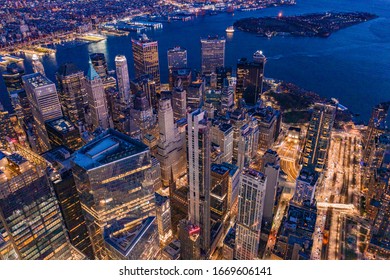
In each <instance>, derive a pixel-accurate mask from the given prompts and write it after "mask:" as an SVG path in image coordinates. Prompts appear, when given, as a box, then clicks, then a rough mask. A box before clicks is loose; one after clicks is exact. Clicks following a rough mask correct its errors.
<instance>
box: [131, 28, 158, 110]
mask: <svg viewBox="0 0 390 280" xmlns="http://www.w3.org/2000/svg"><path fill="white" fill-rule="evenodd" d="M131 43H132V49H133V57H134V68H135V76H136V78H139V77H141V76H143V75H145V74H149V75H151V76H152V79H153V80H154V82H155V83H156V92H157V93H160V83H161V82H160V64H159V59H158V43H157V41H152V40H150V39H149V38H148V36H146V34H142V35H141V36H140V37H139V38H138V40H136V39H132V40H131ZM152 100H153V104H152V106H153V107H156V106H157V98H154V97H153V98H152Z"/></svg>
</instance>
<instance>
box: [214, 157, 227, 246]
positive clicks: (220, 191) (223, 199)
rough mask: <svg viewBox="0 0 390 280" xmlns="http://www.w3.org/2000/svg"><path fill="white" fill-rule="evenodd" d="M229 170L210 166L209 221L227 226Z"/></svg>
mask: <svg viewBox="0 0 390 280" xmlns="http://www.w3.org/2000/svg"><path fill="white" fill-rule="evenodd" d="M229 171H230V169H229V168H228V167H226V166H224V165H222V164H214V163H213V164H212V165H211V174H210V175H211V191H210V209H211V219H212V220H213V221H216V222H222V223H224V224H225V225H224V226H227V224H226V222H227V221H228V220H227V219H226V218H227V215H228V214H229V213H228V190H229ZM213 241H215V240H212V242H211V243H213Z"/></svg>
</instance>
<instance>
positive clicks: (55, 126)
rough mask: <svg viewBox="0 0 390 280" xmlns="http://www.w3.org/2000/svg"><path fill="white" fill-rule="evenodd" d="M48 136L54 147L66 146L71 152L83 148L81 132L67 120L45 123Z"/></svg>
mask: <svg viewBox="0 0 390 280" xmlns="http://www.w3.org/2000/svg"><path fill="white" fill-rule="evenodd" d="M45 125H46V131H47V135H48V136H49V140H50V145H51V146H52V147H57V146H65V147H67V148H68V149H70V150H71V151H75V150H78V149H79V148H81V146H83V144H84V142H83V140H81V136H80V131H79V130H78V129H77V128H76V127H75V126H74V125H73V123H71V122H70V121H69V120H68V119H67V118H65V117H61V118H58V119H54V120H50V121H47V122H46V123H45Z"/></svg>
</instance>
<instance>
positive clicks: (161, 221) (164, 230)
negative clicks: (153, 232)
mask: <svg viewBox="0 0 390 280" xmlns="http://www.w3.org/2000/svg"><path fill="white" fill-rule="evenodd" d="M155 199H156V217H157V227H158V234H159V238H160V244H161V245H165V244H166V243H167V242H169V241H170V239H171V238H172V237H173V235H172V224H171V204H170V200H169V197H168V196H164V195H161V194H159V193H155Z"/></svg>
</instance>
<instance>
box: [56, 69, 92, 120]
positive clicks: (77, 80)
mask: <svg viewBox="0 0 390 280" xmlns="http://www.w3.org/2000/svg"><path fill="white" fill-rule="evenodd" d="M56 76H57V81H58V89H59V96H60V102H61V105H62V108H63V110H64V114H65V116H66V117H68V118H69V120H70V121H71V122H72V123H74V124H75V125H76V126H80V125H85V110H86V107H87V105H88V100H87V90H86V85H85V82H86V81H85V76H84V72H83V71H81V70H79V69H77V66H76V65H74V64H72V63H65V64H63V65H61V66H60V68H59V69H58V72H57V74H56Z"/></svg>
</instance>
